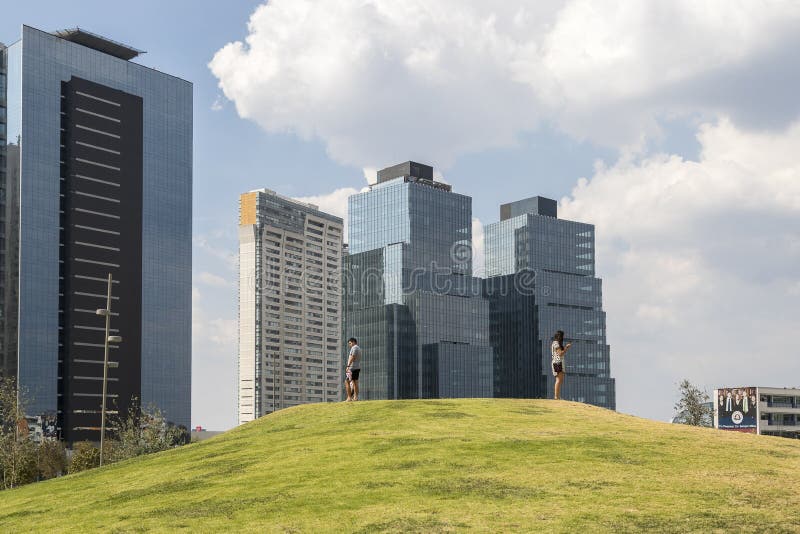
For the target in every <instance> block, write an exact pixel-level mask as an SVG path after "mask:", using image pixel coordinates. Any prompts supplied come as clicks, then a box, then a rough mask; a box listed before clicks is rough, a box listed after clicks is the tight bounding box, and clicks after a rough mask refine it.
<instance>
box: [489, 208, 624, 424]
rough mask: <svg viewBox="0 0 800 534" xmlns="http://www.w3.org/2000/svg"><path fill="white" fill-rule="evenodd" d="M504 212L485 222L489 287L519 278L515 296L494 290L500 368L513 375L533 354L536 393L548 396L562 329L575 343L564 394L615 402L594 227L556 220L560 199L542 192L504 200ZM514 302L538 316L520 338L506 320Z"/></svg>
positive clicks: (601, 402)
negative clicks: (552, 351)
mask: <svg viewBox="0 0 800 534" xmlns="http://www.w3.org/2000/svg"><path fill="white" fill-rule="evenodd" d="M500 214H501V220H500V222H496V223H492V224H489V225H487V226H486V228H485V233H484V236H485V243H486V276H487V281H486V286H485V287H486V288H488V289H490V290H491V289H493V287H494V286H498V285H502V284H504V283H505V284H506V285H508V284H509V282H507V281H506V282H503V281H502V279H503V278H507V277H509V276H512V275H515V276H516V277H517V278H519V279H521V280H522V281H521V282H520V281H519V280H518V283H517V284H516V286H517V291H515V292H512V293H511V295H512V296H511V297H506V298H503V297H499V296H495V297H494V306H493V314H492V321H491V322H492V343H493V345H494V346H495V347H496V348H497V353H496V363H495V368H496V369H497V370H498V372H499V373H500V374H501V375H503V376H506V377H509V380H511V377H512V376H513V371H512V370H513V369H514V368H516V367H518V366H519V365H520V362H523V361H532V366H531V367H533V368H535V369H536V373H537V374H538V376H537V378H538V380H536V382H535V383H534V385H533V388H534V389H533V392H534V394H535V396H541V397H544V396H549V395H550V394H551V392H552V390H553V382H554V378H553V375H552V372H551V369H550V360H551V354H550V344H551V342H552V336H553V334H554V333H555V332H556V330H563V331H564V332H565V336H566V339H567V340H568V341H572V343H573V347H572V349H570V351H569V354H568V357H567V360H566V361H567V363H566V369H567V378H566V380H565V383H564V388H563V390H562V396H563V398H565V399H569V400H576V401H580V402H586V403H589V404H595V405H598V406H603V407H606V408H611V409H614V408H615V406H616V395H615V389H614V379H613V378H611V377H610V365H609V363H610V356H609V354H610V349H609V346H608V345H607V344H606V314H605V312H604V311H603V307H602V281H601V280H600V279H599V278H597V277H595V246H594V242H595V241H594V238H595V236H594V226H593V225H591V224H585V223H580V222H574V221H567V220H563V219H559V218H558V207H557V204H556V201H555V200H551V199H547V198H543V197H533V198H529V199H525V200H521V201H519V202H512V203H509V204H504V205H503V206H501V207H500ZM511 285H514V284H513V283H511ZM531 288H533V291H531ZM509 298H510V299H511V300H510V301H509V300H507V299H509ZM491 299H492V297H490V300H491ZM515 307H516V308H517V309H524V310H525V313H527V314H530V315H532V316H533V317H534V318H535V320H534V321H532V323H531V329H530V330H529V331H528V332H527V334H529V335H531V336H532V337H530V338H524V337H522V336H521V335H520V333H519V332H520V331H519V329H517V328H515V327H514V326H513V325H512V324H510V323H509V322H508V319H507V317H508V315H509V314H508V310H509V309H511V310H514V309H515ZM511 315H513V313H512V314H511ZM504 370H505V371H504ZM510 387H512V388H513V387H517V386H510ZM529 391H530V390H529ZM505 393H506V394H503V393H502V392H501V395H502V396H516V395H511V394H510V393H512V391H506V392H505Z"/></svg>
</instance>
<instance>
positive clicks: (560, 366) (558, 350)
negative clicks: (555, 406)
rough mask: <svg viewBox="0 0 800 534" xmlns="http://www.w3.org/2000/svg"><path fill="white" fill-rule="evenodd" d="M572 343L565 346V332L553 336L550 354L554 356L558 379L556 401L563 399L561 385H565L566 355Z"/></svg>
mask: <svg viewBox="0 0 800 534" xmlns="http://www.w3.org/2000/svg"><path fill="white" fill-rule="evenodd" d="M571 346H572V343H567V346H566V347H565V346H564V332H563V331H562V330H559V331H558V332H556V334H555V335H554V336H553V344H552V345H550V352H551V353H552V355H553V376H554V377H556V387H555V390H556V391H555V399H556V400H559V399H561V385H562V384H563V383H564V355H565V354H566V353H567V351H568V350H569V348H570V347H571Z"/></svg>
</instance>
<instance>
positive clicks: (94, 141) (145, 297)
mask: <svg viewBox="0 0 800 534" xmlns="http://www.w3.org/2000/svg"><path fill="white" fill-rule="evenodd" d="M141 53H142V52H141V51H139V50H136V49H134V48H132V47H130V46H127V45H124V44H121V43H118V42H115V41H112V40H110V39H107V38H104V37H101V36H98V35H95V34H92V33H90V32H87V31H85V30H81V29H77V28H76V29H74V30H65V31H60V32H55V33H47V32H43V31H40V30H37V29H35V28H31V27H29V26H23V27H22V35H21V38H20V39H19V40H18V41H17V42H15V43H13V44H11V45H10V46H9V47H8V48H7V49H6V50H5V51H4V52H3V56H4V59H3V62H4V65H5V66H6V83H5V84H0V87H2V88H3V89H4V94H3V95H2V97H3V98H2V99H0V100H4V101H5V103H6V107H7V114H6V122H7V128H6V130H7V131H6V139H7V145H6V147H5V158H4V160H5V161H4V162H5V172H4V175H3V176H2V179H3V182H2V201H3V212H2V216H3V221H2V222H3V223H4V224H3V227H2V234H3V235H2V237H3V266H2V267H3V273H2V274H3V276H2V278H3V287H2V290H3V295H2V318H3V321H4V324H3V329H2V337H3V339H2V343H3V346H2V354H3V360H2V364H3V372H4V373H5V374H9V375H15V376H16V377H17V379H18V382H19V385H20V387H21V388H24V390H25V391H26V392H27V394H28V396H29V399H30V404H29V411H30V412H31V413H32V414H37V415H38V414H45V413H50V414H53V413H57V414H58V421H59V425H60V428H61V433H62V435H63V437H64V438H65V439H66V440H67V441H68V442H73V441H76V440H84V439H88V440H97V439H98V437H99V432H98V428H99V425H100V407H101V392H102V377H103V365H102V363H103V350H104V318H103V317H101V316H98V315H97V314H96V313H95V311H96V310H97V309H98V308H105V305H106V280H107V276H108V274H109V273H110V274H111V275H112V277H113V279H114V284H113V300H112V317H111V326H112V334H114V335H119V336H121V337H122V338H123V342H122V343H121V344H118V345H113V346H112V348H111V351H110V358H109V359H110V360H111V361H112V362H115V363H117V364H118V367H115V368H112V369H110V370H109V382H108V392H109V395H108V397H109V401H108V403H107V405H108V407H109V408H110V409H112V410H120V411H123V412H124V411H126V410H127V409H128V407H129V405H130V402H131V400H132V398H134V397H135V398H136V399H137V400H138V401H139V402H141V403H142V404H143V405H146V404H151V403H153V404H155V405H157V406H158V407H159V408H160V409H161V410H163V411H164V413H165V415H166V417H167V419H168V420H170V421H171V422H173V423H176V424H180V425H185V426H187V427H188V426H189V425H190V415H191V254H192V252H191V230H192V84H191V83H190V82H187V81H185V80H181V79H179V78H176V77H174V76H170V75H168V74H165V73H162V72H159V71H156V70H154V69H151V68H148V67H145V66H143V65H140V64H137V63H134V62H132V61H131V60H132V59H134V58H136V57H137V56H138V55H139V54H141Z"/></svg>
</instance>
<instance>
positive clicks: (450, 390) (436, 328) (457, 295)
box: [343, 162, 493, 399]
mask: <svg viewBox="0 0 800 534" xmlns="http://www.w3.org/2000/svg"><path fill="white" fill-rule="evenodd" d="M379 174H380V176H381V178H382V181H381V182H380V183H378V184H377V185H374V186H372V187H371V189H370V191H368V192H364V193H359V194H356V195H353V196H351V197H350V199H349V205H348V209H349V216H350V235H349V254H348V255H347V256H346V257H345V263H344V276H343V292H344V306H343V310H344V313H343V315H344V321H343V337H344V339H347V338H349V337H356V338H357V339H358V341H359V345H360V346H361V348H362V350H363V362H362V372H361V373H362V374H361V379H360V382H359V384H360V388H361V393H360V396H361V397H362V398H364V399H397V398H438V397H491V396H492V394H493V390H492V382H493V377H492V372H493V365H492V364H493V350H492V348H491V346H490V344H489V302H488V300H486V299H485V298H484V297H483V295H482V285H481V281H480V280H479V279H476V278H473V277H472V276H471V273H472V259H471V249H472V199H471V198H469V197H467V196H465V195H459V194H456V193H453V192H452V191H451V190H450V187H449V186H448V185H446V184H441V183H438V182H435V181H433V180H431V179H430V177H432V169H431V167H428V166H426V165H421V164H418V163H414V162H407V163H406V164H400V165H396V166H394V167H390V168H389V169H384V170H383V171H381V172H380V173H379Z"/></svg>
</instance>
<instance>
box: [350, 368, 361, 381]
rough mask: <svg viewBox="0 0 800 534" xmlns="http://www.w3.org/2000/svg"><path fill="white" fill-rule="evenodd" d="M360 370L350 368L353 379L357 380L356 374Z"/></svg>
mask: <svg viewBox="0 0 800 534" xmlns="http://www.w3.org/2000/svg"><path fill="white" fill-rule="evenodd" d="M360 372H361V369H350V373H351V374H352V375H353V380H358V374H359V373H360Z"/></svg>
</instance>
